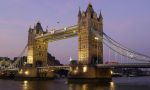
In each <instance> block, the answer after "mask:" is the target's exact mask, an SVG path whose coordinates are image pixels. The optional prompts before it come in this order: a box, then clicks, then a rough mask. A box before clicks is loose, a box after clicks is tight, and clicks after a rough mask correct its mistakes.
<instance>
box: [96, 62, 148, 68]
mask: <svg viewBox="0 0 150 90" xmlns="http://www.w3.org/2000/svg"><path fill="white" fill-rule="evenodd" d="M96 66H97V67H98V68H150V63H119V64H97V65H96Z"/></svg>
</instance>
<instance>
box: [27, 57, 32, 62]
mask: <svg viewBox="0 0 150 90" xmlns="http://www.w3.org/2000/svg"><path fill="white" fill-rule="evenodd" d="M27 63H29V64H33V57H32V56H28V60H27Z"/></svg>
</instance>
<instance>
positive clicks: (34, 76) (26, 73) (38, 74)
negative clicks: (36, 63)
mask: <svg viewBox="0 0 150 90" xmlns="http://www.w3.org/2000/svg"><path fill="white" fill-rule="evenodd" d="M54 78H55V74H54V73H53V72H52V71H50V70H48V69H47V68H44V69H43V68H33V67H30V68H26V67H25V68H20V70H19V72H18V75H17V76H16V79H19V80H26V79H28V80H47V79H54Z"/></svg>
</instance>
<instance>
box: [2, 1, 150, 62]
mask: <svg viewBox="0 0 150 90" xmlns="http://www.w3.org/2000/svg"><path fill="white" fill-rule="evenodd" d="M90 2H91V3H92V5H93V8H94V10H95V11H96V12H97V14H98V15H99V13H100V11H101V12H102V15H103V18H104V19H103V21H104V29H103V30H104V32H105V33H106V34H107V35H109V36H110V37H112V38H113V39H114V40H116V41H118V42H120V43H121V44H123V45H124V46H126V47H128V48H131V49H132V50H135V51H137V52H140V53H142V54H145V55H148V56H150V41H149V39H150V10H149V8H150V0H113V1H112V0H90ZM88 3H89V0H0V11H1V14H0V57H1V56H2V57H3V56H6V57H10V58H13V57H15V56H18V55H19V54H20V52H21V51H22V50H23V48H24V47H25V45H26V44H27V39H28V29H29V27H30V26H31V27H33V26H34V24H36V23H37V21H40V23H41V24H42V26H43V29H44V30H45V29H46V27H47V26H48V29H49V31H50V30H51V29H52V28H56V29H58V28H63V27H67V26H72V25H75V24H77V15H78V10H79V7H80V9H81V11H85V10H86V8H87V6H88ZM57 22H59V23H57ZM77 45H78V40H77V37H75V38H70V39H67V40H61V41H58V42H53V43H49V49H48V51H49V52H50V53H51V54H52V55H53V56H55V57H56V58H57V59H58V60H60V62H61V63H68V62H69V58H70V56H71V57H72V58H73V59H77V50H78V48H77V47H78V46H77Z"/></svg>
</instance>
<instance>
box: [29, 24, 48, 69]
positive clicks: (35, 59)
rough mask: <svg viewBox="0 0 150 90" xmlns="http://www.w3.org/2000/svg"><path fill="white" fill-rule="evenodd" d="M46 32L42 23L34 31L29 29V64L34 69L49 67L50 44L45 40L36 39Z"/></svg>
mask: <svg viewBox="0 0 150 90" xmlns="http://www.w3.org/2000/svg"><path fill="white" fill-rule="evenodd" d="M44 33H46V32H44V31H43V28H42V26H41V24H40V22H37V24H36V25H35V26H34V28H33V29H32V28H31V27H30V28H29V32H28V57H27V64H31V65H32V67H41V66H47V48H48V43H47V42H46V41H44V40H43V39H38V40H37V39H35V37H36V36H38V35H43V34H44Z"/></svg>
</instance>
